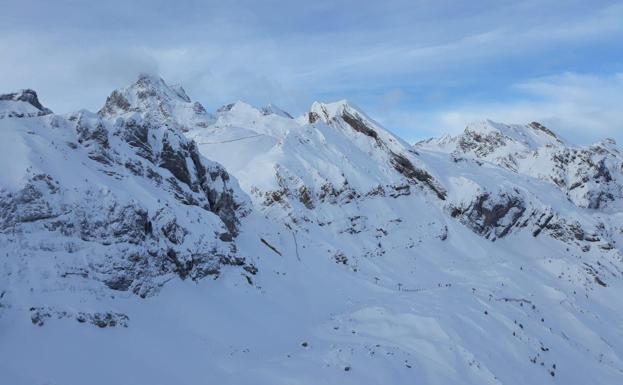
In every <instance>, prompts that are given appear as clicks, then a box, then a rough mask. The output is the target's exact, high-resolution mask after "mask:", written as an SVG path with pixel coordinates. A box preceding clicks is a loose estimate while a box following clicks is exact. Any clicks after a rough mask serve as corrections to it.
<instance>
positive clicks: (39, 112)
mask: <svg viewBox="0 0 623 385" xmlns="http://www.w3.org/2000/svg"><path fill="white" fill-rule="evenodd" d="M51 113H52V111H51V110H50V109H49V108H45V107H44V106H43V105H41V103H40V102H39V98H38V97H37V93H36V92H35V91H33V90H30V89H25V90H21V91H19V92H14V93H10V94H4V95H0V119H2V118H13V117H15V118H24V117H35V116H43V115H48V114H51Z"/></svg>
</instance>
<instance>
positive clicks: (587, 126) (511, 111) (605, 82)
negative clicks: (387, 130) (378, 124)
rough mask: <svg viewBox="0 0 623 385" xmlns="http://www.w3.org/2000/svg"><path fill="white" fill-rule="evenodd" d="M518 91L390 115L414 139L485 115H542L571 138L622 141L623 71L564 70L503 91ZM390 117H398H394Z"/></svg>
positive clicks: (506, 118)
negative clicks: (514, 94)
mask: <svg viewBox="0 0 623 385" xmlns="http://www.w3.org/2000/svg"><path fill="white" fill-rule="evenodd" d="M513 91H515V92H519V96H517V97H516V98H513V99H511V100H506V101H502V102H495V101H488V102H478V103H469V102H466V103H463V104H460V105H458V106H454V107H452V108H447V109H440V110H436V111H430V112H426V113H423V112H417V113H415V114H413V115H410V114H408V113H407V114H404V115H397V116H391V115H390V116H389V117H388V118H387V119H388V121H387V123H390V124H395V125H398V126H401V127H403V131H404V132H407V133H408V136H409V137H410V139H412V140H416V139H423V138H425V137H429V136H436V135H441V134H442V133H448V132H449V133H457V132H459V131H461V130H462V129H463V128H464V127H465V125H466V124H468V123H470V122H473V121H479V120H483V119H492V120H496V121H501V122H507V123H528V122H531V121H535V120H536V121H539V122H541V123H544V124H545V125H547V126H549V127H551V128H552V129H553V130H555V131H556V132H558V133H560V134H561V135H562V136H563V137H566V138H568V139H570V140H571V141H573V142H579V143H586V142H591V141H596V140H600V139H603V138H605V137H611V138H615V139H617V140H618V141H619V142H620V143H623V110H622V109H621V108H620V105H621V102H620V101H621V100H623V74H622V73H616V74H611V75H606V76H597V75H590V74H576V73H565V74H561V75H558V76H550V77H544V78H536V79H532V80H529V81H525V82H522V83H518V84H515V85H512V86H511V87H510V89H508V90H504V89H502V90H500V93H501V94H503V93H505V92H513ZM392 119H393V120H394V121H392Z"/></svg>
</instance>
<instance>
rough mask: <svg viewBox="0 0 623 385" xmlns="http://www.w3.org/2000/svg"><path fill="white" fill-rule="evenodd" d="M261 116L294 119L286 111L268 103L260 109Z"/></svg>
mask: <svg viewBox="0 0 623 385" xmlns="http://www.w3.org/2000/svg"><path fill="white" fill-rule="evenodd" d="M261 112H262V115H278V116H281V117H283V118H288V119H294V118H293V117H292V115H290V114H289V113H288V112H287V111H285V110H283V109H282V108H280V107H278V106H276V105H274V104H272V103H270V104H268V105H266V106H264V107H262V109H261Z"/></svg>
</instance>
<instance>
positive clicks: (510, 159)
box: [416, 121, 623, 211]
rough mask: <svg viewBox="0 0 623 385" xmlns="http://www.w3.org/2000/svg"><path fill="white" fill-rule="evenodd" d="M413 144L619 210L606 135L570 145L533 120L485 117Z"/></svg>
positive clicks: (622, 180)
mask: <svg viewBox="0 0 623 385" xmlns="http://www.w3.org/2000/svg"><path fill="white" fill-rule="evenodd" d="M416 148H422V149H429V150H432V151H440V152H446V153H450V154H452V156H453V157H454V159H455V161H457V162H458V161H461V160H465V159H469V160H475V161H486V162H490V163H493V164H495V165H498V166H500V167H503V168H506V169H508V170H511V171H514V172H517V173H520V174H525V175H528V176H531V177H535V178H539V179H542V180H545V181H549V182H551V183H554V184H555V185H556V186H558V187H559V188H560V189H561V190H562V191H563V192H565V193H566V195H567V197H568V198H569V199H570V200H571V201H572V202H574V203H575V204H576V205H578V206H580V207H588V208H593V209H599V208H607V207H613V206H614V207H615V208H616V210H617V211H618V210H621V206H620V205H621V202H622V199H621V198H623V190H622V188H621V187H622V186H623V155H622V154H621V153H620V151H619V149H618V147H617V146H616V143H615V142H614V140H612V139H605V140H603V141H602V142H599V143H596V144H594V145H592V146H589V147H575V146H571V145H569V144H568V143H566V142H565V141H564V140H562V139H561V138H559V137H558V136H557V135H556V134H555V133H553V132H552V131H550V130H549V129H548V128H546V127H544V126H543V125H542V124H540V123H537V122H532V123H530V124H528V125H525V126H522V125H507V124H501V123H495V122H492V121H485V122H480V123H476V124H472V125H469V126H468V127H467V128H466V129H465V131H464V132H463V134H461V135H457V136H455V137H450V136H446V137H443V138H441V139H431V140H427V141H423V142H420V143H417V144H416Z"/></svg>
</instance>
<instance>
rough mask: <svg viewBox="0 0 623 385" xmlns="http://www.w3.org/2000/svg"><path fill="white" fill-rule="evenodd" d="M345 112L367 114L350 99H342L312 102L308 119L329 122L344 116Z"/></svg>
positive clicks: (312, 121)
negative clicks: (330, 101)
mask: <svg viewBox="0 0 623 385" xmlns="http://www.w3.org/2000/svg"><path fill="white" fill-rule="evenodd" d="M344 112H350V113H351V114H352V113H357V114H359V115H364V116H365V114H364V113H363V112H361V110H360V109H359V108H358V107H356V106H355V105H353V104H352V103H351V102H349V101H348V100H346V99H342V100H338V101H337V102H333V103H321V102H314V103H312V105H311V108H310V109H309V113H308V120H309V123H315V122H317V121H318V120H322V121H324V122H325V123H328V122H329V121H330V120H331V119H334V118H336V117H341V116H343V115H344Z"/></svg>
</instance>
